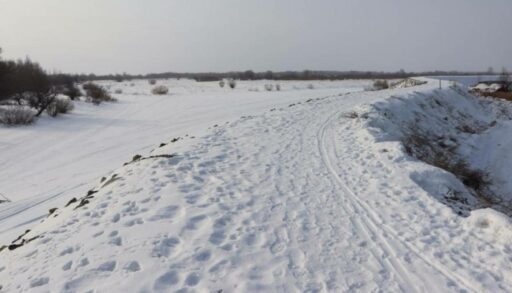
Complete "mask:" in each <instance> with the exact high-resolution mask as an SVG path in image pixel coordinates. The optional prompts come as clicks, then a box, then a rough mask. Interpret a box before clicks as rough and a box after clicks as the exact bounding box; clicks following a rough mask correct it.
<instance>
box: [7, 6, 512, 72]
mask: <svg viewBox="0 0 512 293" xmlns="http://www.w3.org/2000/svg"><path fill="white" fill-rule="evenodd" d="M0 47H2V48H3V51H4V53H3V56H4V58H5V57H8V58H23V57H25V56H27V55H28V56H30V57H31V58H32V59H34V60H36V61H39V62H40V63H41V64H42V65H43V66H44V67H45V68H47V69H57V70H60V71H64V72H73V73H75V72H76V73H90V72H94V73H100V74H102V73H121V72H129V73H148V72H164V71H176V72H177V71H179V72H184V71H188V72H199V71H200V72H204V71H228V70H246V69H252V70H255V71H263V70H274V71H278V70H304V69H317V70H352V69H354V70H386V71H395V70H399V69H401V68H403V69H405V70H407V71H421V70H433V69H442V70H448V69H457V70H485V69H487V68H488V67H489V66H493V67H494V68H496V70H498V69H501V67H502V66H506V67H508V68H510V69H512V0H486V1H485V0H386V1H384V0H146V1H142V0H80V1H79V0H0Z"/></svg>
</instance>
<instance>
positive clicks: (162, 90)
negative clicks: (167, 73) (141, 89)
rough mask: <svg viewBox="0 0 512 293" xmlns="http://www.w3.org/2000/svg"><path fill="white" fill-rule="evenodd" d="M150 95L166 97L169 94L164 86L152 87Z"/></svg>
mask: <svg viewBox="0 0 512 293" xmlns="http://www.w3.org/2000/svg"><path fill="white" fill-rule="evenodd" d="M151 93H152V94H153V95H167V94H168V93H169V88H168V87H166V86H165V85H159V86H156V87H154V88H153V89H152V90H151Z"/></svg>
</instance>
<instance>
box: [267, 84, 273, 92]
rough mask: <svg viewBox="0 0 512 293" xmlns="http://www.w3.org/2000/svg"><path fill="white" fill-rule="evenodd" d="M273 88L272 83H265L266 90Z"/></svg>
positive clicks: (269, 90)
mask: <svg viewBox="0 0 512 293" xmlns="http://www.w3.org/2000/svg"><path fill="white" fill-rule="evenodd" d="M273 89H274V86H273V85H271V84H266V85H265V90H266V91H267V92H271V91H272V90H273Z"/></svg>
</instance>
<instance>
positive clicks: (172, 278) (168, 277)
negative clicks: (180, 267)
mask: <svg viewBox="0 0 512 293" xmlns="http://www.w3.org/2000/svg"><path fill="white" fill-rule="evenodd" d="M179 281H180V276H179V274H178V272H176V271H170V272H167V273H165V274H163V275H161V276H160V277H158V279H156V281H155V283H154V285H153V289H154V290H155V291H165V292H167V291H166V290H167V289H169V287H171V286H173V285H176V284H177V283H178V282H179Z"/></svg>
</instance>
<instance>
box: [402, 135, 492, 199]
mask: <svg viewBox="0 0 512 293" xmlns="http://www.w3.org/2000/svg"><path fill="white" fill-rule="evenodd" d="M402 142H403V145H404V148H405V151H406V153H407V154H408V155H410V156H412V157H415V158H416V159H418V160H421V161H423V162H425V163H427V164H429V165H432V166H435V167H438V168H441V169H443V170H445V171H447V172H450V173H452V174H453V175H455V177H457V178H458V179H459V180H460V181H461V182H462V183H464V185H465V186H467V187H469V188H471V189H472V190H473V191H475V192H476V193H477V194H478V195H479V196H480V197H481V198H483V197H485V198H487V195H486V194H487V190H488V187H489V186H490V184H491V180H490V178H489V174H487V173H486V172H484V171H482V170H476V169H472V168H471V166H470V165H469V164H468V163H467V162H466V161H464V160H463V159H461V158H459V156H458V155H457V154H456V152H455V149H456V148H455V147H447V146H446V145H443V144H442V143H438V139H437V138H436V136H435V135H433V134H428V133H421V132H419V131H418V130H417V129H415V128H410V129H409V131H408V133H407V135H406V137H405V138H404V139H403V141H402Z"/></svg>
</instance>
